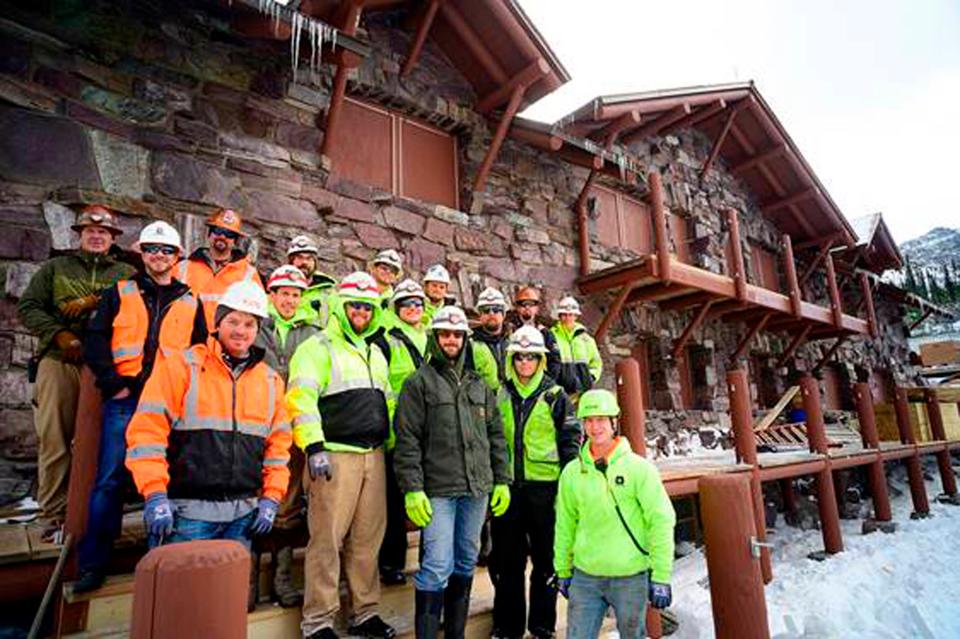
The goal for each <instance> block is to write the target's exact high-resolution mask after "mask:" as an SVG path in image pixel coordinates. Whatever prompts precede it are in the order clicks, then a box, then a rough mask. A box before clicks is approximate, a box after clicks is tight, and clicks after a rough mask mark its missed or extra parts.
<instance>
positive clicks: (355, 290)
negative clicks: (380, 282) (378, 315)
mask: <svg viewBox="0 0 960 639" xmlns="http://www.w3.org/2000/svg"><path fill="white" fill-rule="evenodd" d="M337 295H339V297H340V299H342V300H343V301H344V302H350V301H354V302H369V303H371V304H374V305H378V306H379V304H380V289H379V287H377V280H375V279H373V275H370V274H369V273H367V272H365V271H356V272H354V273H351V274H350V275H347V276H346V277H345V278H343V279H342V280H340V284H339V285H337Z"/></svg>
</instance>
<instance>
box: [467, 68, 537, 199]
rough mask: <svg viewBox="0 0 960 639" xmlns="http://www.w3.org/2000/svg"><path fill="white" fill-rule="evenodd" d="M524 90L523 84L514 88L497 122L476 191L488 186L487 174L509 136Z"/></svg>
mask: <svg viewBox="0 0 960 639" xmlns="http://www.w3.org/2000/svg"><path fill="white" fill-rule="evenodd" d="M524 90H525V87H522V86H518V87H515V88H514V89H513V95H511V96H510V102H509V103H508V104H507V108H506V109H505V110H504V111H503V115H502V116H501V117H500V122H499V123H498V124H497V129H496V130H495V131H494V132H493V139H492V140H490V148H488V149H487V154H486V155H485V156H484V157H483V162H482V163H481V164H480V168H479V169H478V170H477V177H476V179H475V180H474V182H473V191H474V193H481V192H482V191H483V189H484V187H485V186H486V183H487V176H488V175H489V174H490V169H491V168H492V167H493V161H494V160H495V159H496V157H497V154H498V153H499V152H500V146H501V145H502V144H503V139H504V138H505V137H506V136H507V129H509V128H510V121H511V120H513V116H515V115H516V114H517V110H518V109H519V108H520V100H521V99H522V98H523V92H524Z"/></svg>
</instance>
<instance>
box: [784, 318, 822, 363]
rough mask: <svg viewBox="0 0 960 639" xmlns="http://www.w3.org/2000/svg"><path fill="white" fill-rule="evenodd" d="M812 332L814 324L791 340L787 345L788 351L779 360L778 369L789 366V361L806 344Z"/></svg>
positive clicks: (805, 327)
mask: <svg viewBox="0 0 960 639" xmlns="http://www.w3.org/2000/svg"><path fill="white" fill-rule="evenodd" d="M812 330H813V324H807V325H806V326H804V327H803V330H801V331H800V332H799V333H797V334H796V335H795V336H794V337H793V339H792V340H790V343H789V344H787V348H786V350H784V351H783V353H782V354H781V355H780V359H778V360H777V368H782V367H783V366H785V365H786V364H787V360H789V359H790V358H791V357H793V355H794V353H796V352H797V350H798V349H799V348H800V347H801V346H803V345H804V344H805V343H806V341H807V337H809V336H810V331H812Z"/></svg>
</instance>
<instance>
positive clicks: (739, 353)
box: [730, 311, 773, 364]
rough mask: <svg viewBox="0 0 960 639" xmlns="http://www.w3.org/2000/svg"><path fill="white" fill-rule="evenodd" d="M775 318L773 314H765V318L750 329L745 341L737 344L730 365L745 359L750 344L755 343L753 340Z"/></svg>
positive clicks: (744, 338)
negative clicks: (742, 358) (744, 355)
mask: <svg viewBox="0 0 960 639" xmlns="http://www.w3.org/2000/svg"><path fill="white" fill-rule="evenodd" d="M772 316H773V312H772V311H771V312H769V313H764V314H763V316H762V317H761V318H760V319H759V320H757V323H756V324H754V325H753V326H751V327H750V330H749V331H747V334H746V335H744V336H743V339H742V340H740V343H739V344H737V348H736V350H735V351H733V355H731V356H730V363H731V364H736V362H737V360H738V359H740V358H741V357H743V354H744V353H745V352H746V350H747V347H748V346H750V342H752V341H753V338H754V337H756V336H757V334H758V333H759V332H760V331H762V330H763V327H764V326H766V325H767V322H769V321H770V318H771V317H772Z"/></svg>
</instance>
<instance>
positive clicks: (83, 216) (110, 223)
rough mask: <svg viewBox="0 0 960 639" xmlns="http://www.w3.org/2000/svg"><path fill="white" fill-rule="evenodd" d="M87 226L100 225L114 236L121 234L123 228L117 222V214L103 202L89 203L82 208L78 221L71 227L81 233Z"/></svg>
mask: <svg viewBox="0 0 960 639" xmlns="http://www.w3.org/2000/svg"><path fill="white" fill-rule="evenodd" d="M85 226H99V227H102V228H105V229H107V230H108V231H110V233H111V234H112V235H114V236H117V235H121V234H122V233H123V229H121V228H120V225H119V224H118V223H117V216H116V215H115V214H114V213H113V211H111V210H110V209H108V208H107V207H105V206H103V205H102V204H88V205H87V206H85V207H83V208H82V209H80V215H79V216H77V222H76V224H74V225H73V226H72V227H71V228H72V229H73V230H74V231H76V232H77V233H79V232H80V231H82V230H83V228H84V227H85Z"/></svg>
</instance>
